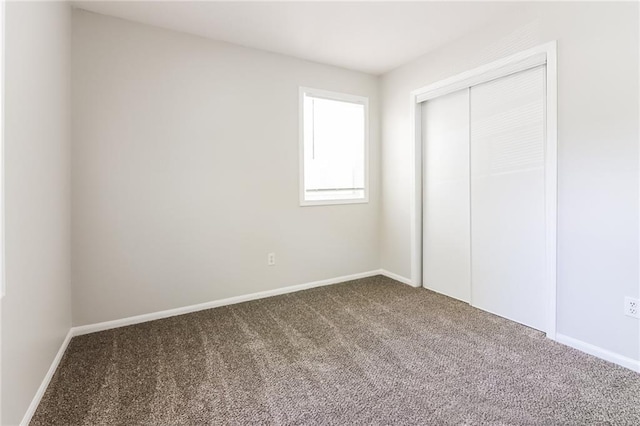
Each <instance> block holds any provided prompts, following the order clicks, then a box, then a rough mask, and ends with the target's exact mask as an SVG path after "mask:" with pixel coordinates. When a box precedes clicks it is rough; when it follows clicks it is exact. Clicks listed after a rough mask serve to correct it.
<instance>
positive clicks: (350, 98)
mask: <svg viewBox="0 0 640 426" xmlns="http://www.w3.org/2000/svg"><path fill="white" fill-rule="evenodd" d="M305 95H310V96H313V97H317V98H325V99H330V100H334V101H342V102H350V103H354V104H359V105H363V106H364V197H363V198H350V199H335V200H305V198H304V195H305V191H304V97H305ZM298 102H299V103H298V139H299V162H300V167H299V172H298V173H299V175H300V194H299V196H300V206H302V207H305V206H328V205H335V204H364V203H368V202H369V98H367V97H364V96H357V95H350V94H346V93H339V92H331V91H328V90H322V89H312V88H309V87H300V88H299V92H298Z"/></svg>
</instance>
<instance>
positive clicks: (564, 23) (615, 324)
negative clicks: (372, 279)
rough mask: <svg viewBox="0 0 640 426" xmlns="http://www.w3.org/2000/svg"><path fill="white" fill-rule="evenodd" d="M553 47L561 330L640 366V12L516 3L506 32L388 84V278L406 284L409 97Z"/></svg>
mask: <svg viewBox="0 0 640 426" xmlns="http://www.w3.org/2000/svg"><path fill="white" fill-rule="evenodd" d="M555 39H557V40H558V72H559V83H558V84H559V88H558V96H559V102H558V108H559V110H558V119H559V124H558V126H559V134H558V138H559V152H558V155H559V158H558V161H559V175H558V180H559V182H558V186H559V188H558V189H559V195H558V198H559V200H558V209H559V212H558V214H559V228H558V246H559V247H558V262H559V264H558V332H559V333H562V334H565V335H568V336H570V337H573V338H576V339H579V340H582V341H584V342H587V343H590V344H592V345H596V346H599V347H601V348H604V349H607V350H609V351H613V352H615V353H617V354H620V355H623V356H627V357H631V358H634V359H638V358H640V355H639V353H638V347H639V346H638V335H639V333H638V320H636V319H633V318H629V317H625V316H624V315H623V311H622V307H623V298H624V296H625V295H627V296H636V297H637V296H638V284H637V283H638V213H639V212H638V136H639V134H638V5H637V4H634V3H606V2H605V3H536V4H527V3H522V4H521V13H520V14H519V15H518V16H516V17H514V19H512V20H509V22H499V23H495V24H494V25H492V26H491V27H489V28H486V29H485V30H483V31H479V32H477V33H474V34H470V35H469V36H467V37H464V38H463V39H460V40H458V41H456V42H454V43H451V44H449V45H447V46H444V47H442V48H440V49H438V50H437V51H434V52H433V53H430V54H428V55H426V56H423V57H422V58H419V59H418V60H416V61H414V62H411V63H409V64H407V65H404V66H402V67H400V68H398V69H396V70H394V71H392V72H390V73H388V74H386V75H385V76H384V77H383V79H382V83H381V105H383V106H382V108H381V118H382V123H383V127H382V140H383V145H382V152H381V156H382V158H383V162H382V176H383V177H382V188H383V206H382V217H381V221H382V234H381V249H382V252H381V264H382V268H385V269H388V270H390V271H392V272H395V273H397V274H400V275H403V276H406V277H409V276H410V274H411V265H410V261H411V255H410V249H411V245H410V210H411V208H412V206H411V204H410V189H411V182H412V179H413V177H412V176H411V175H410V170H411V167H410V152H411V144H412V143H413V139H412V137H411V134H410V131H411V130H410V127H409V92H410V91H411V90H414V89H417V88H420V87H422V86H425V85H427V84H430V83H433V82H435V81H438V80H441V79H444V78H446V77H449V76H452V75H455V74H457V73H460V72H463V71H466V70H468V69H472V68H474V67H476V66H479V65H481V64H484V63H487V62H490V61H492V60H496V59H498V58H501V57H504V56H508V55H510V54H512V53H515V52H518V51H521V50H524V49H527V48H530V47H533V46H536V45H539V44H541V43H544V42H548V41H551V40H555Z"/></svg>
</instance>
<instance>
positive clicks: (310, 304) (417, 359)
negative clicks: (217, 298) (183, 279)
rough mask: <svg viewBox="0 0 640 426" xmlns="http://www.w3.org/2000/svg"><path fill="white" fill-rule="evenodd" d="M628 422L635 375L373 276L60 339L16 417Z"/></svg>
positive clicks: (636, 415) (83, 421) (633, 413)
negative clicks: (42, 389) (50, 369)
mask: <svg viewBox="0 0 640 426" xmlns="http://www.w3.org/2000/svg"><path fill="white" fill-rule="evenodd" d="M248 423H252V424H288V425H296V424H305V425H307V424H336V425H347V424H387V425H388V424H431V425H440V424H442V425H447V424H456V425H458V424H469V425H471V424H473V425H476V424H477V425H479V424H509V425H583V424H620V425H623V424H628V425H640V375H639V374H637V373H634V372H632V371H630V370H627V369H624V368H621V367H618V366H615V365H613V364H610V363H607V362H605V361H601V360H599V359H596V358H594V357H591V356H589V355H585V354H583V353H581V352H578V351H576V350H573V349H570V348H568V347H566V346H563V345H560V344H557V343H554V342H552V341H550V340H548V339H546V338H545V337H544V335H543V334H541V333H539V332H537V331H533V330H531V329H529V328H526V327H524V326H521V325H518V324H515V323H513V322H510V321H508V320H505V319H502V318H499V317H496V316H494V315H491V314H488V313H485V312H482V311H480V310H477V309H474V308H471V307H470V306H468V305H466V304H464V303H461V302H458V301H455V300H453V299H450V298H447V297H444V296H441V295H438V294H435V293H433V292H430V291H427V290H424V289H415V288H411V287H409V286H406V285H404V284H400V283H397V282H395V281H393V280H390V279H388V278H384V277H373V278H368V279H362V280H357V281H352V282H348V283H344V284H338V285H332V286H328V287H322V288H317V289H312V290H306V291H302V292H298V293H293V294H288V295H284V296H277V297H272V298H269V299H264V300H258V301H253V302H247V303H242V304H238V305H233V306H228V307H222V308H217V309H210V310H206V311H201V312H197V313H192V314H187V315H182V316H178V317H173V318H169V319H164V320H158V321H153V322H149V323H145V324H139V325H134V326H129V327H123V328H119V329H115V330H109V331H104V332H100V333H95V334H90V335H86V336H79V337H75V338H74V339H73V340H72V341H71V344H70V345H69V348H68V349H67V352H66V353H65V355H64V358H63V360H62V362H61V364H60V366H59V368H58V370H57V372H56V374H55V376H54V378H53V380H52V382H51V384H50V386H49V388H48V389H47V392H46V394H45V395H44V398H43V400H42V402H41V404H40V406H39V407H38V410H37V412H36V414H35V416H34V418H33V420H32V422H31V424H32V425H112V424H119V425H138V424H145V425H201V424H248Z"/></svg>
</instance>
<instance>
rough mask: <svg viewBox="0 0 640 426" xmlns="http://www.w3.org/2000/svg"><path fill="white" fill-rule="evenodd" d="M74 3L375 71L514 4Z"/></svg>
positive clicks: (468, 29)
mask: <svg viewBox="0 0 640 426" xmlns="http://www.w3.org/2000/svg"><path fill="white" fill-rule="evenodd" d="M74 5H75V6H76V7H78V8H82V9H86V10H89V11H92V12H97V13H102V14H105V15H111V16H116V17H119V18H124V19H128V20H131V21H136V22H142V23H145V24H150V25H155V26H158V27H163V28H168V29H172V30H177V31H182V32H186V33H191V34H196V35H199V36H203V37H208V38H211V39H215V40H222V41H226V42H229V43H235V44H239V45H242V46H247V47H252V48H256V49H262V50H266V51H270V52H275V53H281V54H284V55H289V56H295V57H298V58H302V59H307V60H311V61H315V62H320V63H325V64H329V65H336V66H339V67H344V68H349V69H353V70H358V71H363V72H367V73H371V74H376V75H377V74H383V73H385V72H387V71H390V70H392V69H394V68H396V67H398V66H400V65H402V64H404V63H406V62H409V61H411V60H413V59H415V58H417V57H419V56H421V55H423V54H425V53H426V52H428V51H430V50H432V49H435V48H437V47H439V46H441V45H443V44H444V43H446V42H448V41H452V40H454V39H456V38H459V37H461V36H463V35H464V34H466V33H469V32H471V31H474V30H476V29H479V28H481V27H483V26H486V25H489V24H490V23H491V22H492V21H494V20H498V19H504V18H505V17H507V16H508V15H509V14H510V13H512V12H513V11H514V8H516V7H517V4H513V3H505V2H497V3H483V2H468V3H467V2H465V3H462V2H305V3H302V2H300V3H298V2H202V1H201V2H192V1H172V2H167V1H134V2H126V1H124V2H123V1H75V2H74Z"/></svg>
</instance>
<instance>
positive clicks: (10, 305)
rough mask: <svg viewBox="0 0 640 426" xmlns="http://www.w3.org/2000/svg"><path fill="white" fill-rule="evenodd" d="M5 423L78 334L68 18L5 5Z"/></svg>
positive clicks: (41, 7)
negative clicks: (72, 333)
mask: <svg viewBox="0 0 640 426" xmlns="http://www.w3.org/2000/svg"><path fill="white" fill-rule="evenodd" d="M6 24H7V26H6V33H5V34H6V44H5V49H6V50H5V52H6V53H5V55H6V56H5V58H6V77H5V78H6V79H5V82H6V98H5V106H6V115H5V123H6V127H5V155H6V158H5V177H6V185H5V203H6V204H5V205H6V211H5V220H6V241H5V248H6V253H5V262H6V296H5V297H4V298H3V299H2V302H1V303H2V319H1V321H2V390H3V392H2V419H1V423H2V424H3V425H5V424H6V425H14V424H18V423H19V422H20V421H21V420H22V417H23V415H24V414H25V412H26V410H27V407H28V406H29V404H30V403H31V400H32V398H33V397H34V395H35V394H36V391H37V389H38V387H39V386H40V383H41V382H42V379H43V378H44V376H45V374H46V372H47V370H48V369H49V366H50V365H51V362H52V361H53V359H54V357H55V355H56V353H57V352H58V349H59V348H60V345H61V344H62V341H63V340H64V337H65V336H66V334H67V332H68V331H69V328H70V327H71V296H70V267H69V232H70V226H69V217H70V209H69V206H70V193H69V191H70V184H69V141H70V122H69V111H70V99H69V88H70V87H69V73H70V66H69V65H70V57H69V47H70V34H71V10H70V8H69V6H68V4H66V3H53V2H48V3H28V2H21V3H15V2H8V3H7V5H6Z"/></svg>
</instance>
